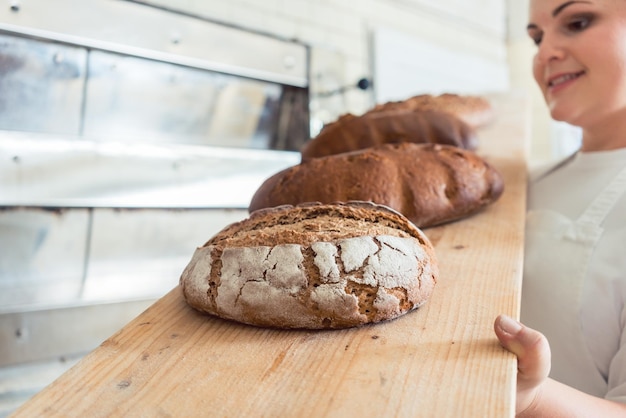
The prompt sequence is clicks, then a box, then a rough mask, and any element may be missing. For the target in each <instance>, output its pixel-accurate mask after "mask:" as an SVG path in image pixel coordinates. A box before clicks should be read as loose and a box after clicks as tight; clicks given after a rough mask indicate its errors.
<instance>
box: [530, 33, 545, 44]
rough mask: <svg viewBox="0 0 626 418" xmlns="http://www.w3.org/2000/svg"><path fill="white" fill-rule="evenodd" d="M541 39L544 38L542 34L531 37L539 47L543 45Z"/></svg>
mask: <svg viewBox="0 0 626 418" xmlns="http://www.w3.org/2000/svg"><path fill="white" fill-rule="evenodd" d="M541 38H543V35H541V34H536V35H531V36H530V39H531V40H532V41H533V43H534V44H535V45H537V46H539V44H540V43H541Z"/></svg>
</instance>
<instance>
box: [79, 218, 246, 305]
mask: <svg viewBox="0 0 626 418" xmlns="http://www.w3.org/2000/svg"><path fill="white" fill-rule="evenodd" d="M246 216H247V211H245V210H219V211H215V210H213V211H211V210H202V209H198V210H185V209H180V210H166V209H106V208H99V209H94V218H93V229H92V234H91V244H90V251H89V260H88V266H87V271H86V276H85V288H84V293H83V295H82V300H84V301H102V300H128V299H133V298H145V297H155V298H156V297H159V296H162V295H164V294H165V293H166V292H168V291H169V290H171V289H173V288H174V287H175V286H177V285H178V279H179V278H180V275H181V273H182V272H183V270H184V268H185V266H186V265H187V263H188V262H189V260H190V259H191V255H192V254H193V252H194V251H195V249H196V248H197V247H198V246H201V245H202V244H204V243H205V242H206V241H208V239H209V238H210V237H211V236H213V235H214V234H215V233H216V232H217V231H219V230H220V229H222V228H223V227H225V226H226V225H228V224H229V223H231V222H236V221H240V220H241V219H243V218H245V217H246Z"/></svg>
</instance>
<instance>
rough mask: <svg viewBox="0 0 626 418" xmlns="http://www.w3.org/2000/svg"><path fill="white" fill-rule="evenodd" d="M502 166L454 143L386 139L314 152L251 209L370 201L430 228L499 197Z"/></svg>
mask: <svg viewBox="0 0 626 418" xmlns="http://www.w3.org/2000/svg"><path fill="white" fill-rule="evenodd" d="M503 189H504V182H503V180H502V177H501V176H500V174H499V172H498V171H496V170H495V168H493V167H492V166H491V165H489V164H488V163H487V162H486V161H484V160H483V159H482V158H481V157H480V156H478V155H477V154H475V153H473V152H471V151H468V150H463V149H461V148H458V147H454V146H451V145H433V144H414V143H409V142H405V143H400V144H386V145H381V146H379V147H374V148H366V149H362V150H359V151H353V152H348V153H343V154H336V155H330V156H327V157H321V158H315V159H312V160H309V161H306V162H302V163H300V164H298V165H295V166H292V167H289V168H287V169H285V170H282V171H280V172H278V173H276V174H274V175H273V176H271V177H270V178H268V179H266V180H265V181H264V182H263V183H262V184H261V186H260V187H259V188H258V189H257V190H256V192H255V194H254V195H253V197H252V200H251V202H250V206H249V211H255V210H258V209H262V208H267V207H272V206H279V205H285V204H289V205H297V204H299V203H304V202H322V203H330V202H336V201H344V202H345V201H348V200H363V201H372V202H374V203H378V204H381V205H385V206H389V207H390V208H392V209H394V210H396V211H398V212H400V213H402V214H403V215H404V216H406V217H407V218H409V219H410V220H411V221H412V222H413V223H414V224H415V225H416V226H418V227H420V228H426V227H430V226H434V225H438V224H442V223H445V222H450V221H453V220H457V219H461V218H464V217H466V216H469V215H471V214H474V213H475V212H477V211H479V210H481V209H482V208H484V207H485V206H487V205H489V204H491V203H493V202H495V201H496V200H497V199H498V198H499V197H500V195H501V194H502V191H503Z"/></svg>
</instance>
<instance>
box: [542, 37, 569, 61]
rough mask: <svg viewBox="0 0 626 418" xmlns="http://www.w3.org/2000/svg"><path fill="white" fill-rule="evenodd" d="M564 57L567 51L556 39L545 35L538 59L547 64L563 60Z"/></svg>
mask: <svg viewBox="0 0 626 418" xmlns="http://www.w3.org/2000/svg"><path fill="white" fill-rule="evenodd" d="M564 56H565V50H564V48H563V46H562V45H561V44H560V43H559V42H558V41H557V40H555V39H554V38H552V37H550V36H545V35H544V36H543V38H542V40H541V43H540V44H539V50H538V51H537V59H538V60H539V61H540V62H542V63H544V64H547V63H548V62H550V61H553V60H559V59H562V58H563V57H564Z"/></svg>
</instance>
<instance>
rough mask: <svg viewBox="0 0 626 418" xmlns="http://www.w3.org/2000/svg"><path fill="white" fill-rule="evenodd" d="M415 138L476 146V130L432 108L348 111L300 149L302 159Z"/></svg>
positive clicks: (452, 116)
mask: <svg viewBox="0 0 626 418" xmlns="http://www.w3.org/2000/svg"><path fill="white" fill-rule="evenodd" d="M399 142H415V143H431V144H445V145H454V146H457V147H461V148H466V149H475V148H476V145H477V139H476V133H475V131H474V129H473V128H471V127H470V126H469V125H468V124H467V123H465V122H463V121H462V120H461V119H459V118H458V117H456V116H454V115H452V114H450V113H444V112H438V111H432V110H423V111H416V110H409V109H402V110H390V111H379V112H372V113H369V114H366V115H363V116H354V115H351V114H347V115H344V116H342V117H340V118H339V119H338V120H337V121H335V122H333V123H331V124H329V125H326V126H325V127H324V128H323V129H322V130H321V131H320V133H319V134H318V135H317V136H316V137H314V138H313V139H311V140H309V141H308V142H307V143H305V144H304V146H303V147H302V149H301V154H302V161H307V160H309V159H311V158H318V157H324V156H327V155H332V154H338V153H342V152H349V151H355V150H359V149H363V148H369V147H374V146H377V145H382V144H387V143H399Z"/></svg>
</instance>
